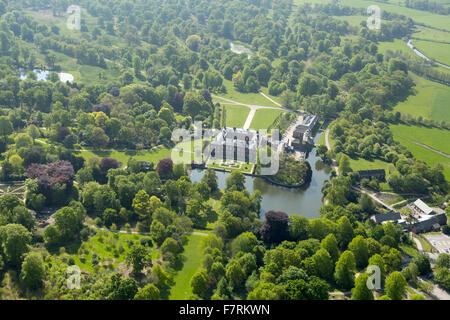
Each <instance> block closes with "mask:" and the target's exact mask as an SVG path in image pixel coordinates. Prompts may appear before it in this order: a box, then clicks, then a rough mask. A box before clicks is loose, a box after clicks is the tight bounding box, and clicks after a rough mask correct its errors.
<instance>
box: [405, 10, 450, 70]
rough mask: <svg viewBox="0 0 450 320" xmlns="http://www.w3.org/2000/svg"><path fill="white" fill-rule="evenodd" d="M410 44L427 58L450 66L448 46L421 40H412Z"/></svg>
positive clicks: (449, 48) (449, 47) (449, 49)
mask: <svg viewBox="0 0 450 320" xmlns="http://www.w3.org/2000/svg"><path fill="white" fill-rule="evenodd" d="M449 19H450V18H449ZM449 39H450V34H449ZM411 43H412V44H413V45H414V46H415V47H416V48H417V49H418V50H419V51H420V52H422V53H423V54H424V55H426V56H427V57H428V58H430V59H433V60H435V61H437V62H441V63H443V64H446V65H450V53H449V51H450V44H447V43H439V42H431V41H423V40H413V41H411Z"/></svg>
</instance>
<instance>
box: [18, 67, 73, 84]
mask: <svg viewBox="0 0 450 320" xmlns="http://www.w3.org/2000/svg"><path fill="white" fill-rule="evenodd" d="M33 72H34V74H35V75H36V79H37V80H43V81H47V80H48V78H49V76H50V71H49V70H42V69H34V70H33ZM27 73H28V72H27V71H25V70H23V69H20V75H19V77H20V79H21V80H25V79H26V78H27ZM58 76H59V80H60V81H62V82H67V81H69V82H72V81H73V75H71V74H70V73H65V72H59V73H58Z"/></svg>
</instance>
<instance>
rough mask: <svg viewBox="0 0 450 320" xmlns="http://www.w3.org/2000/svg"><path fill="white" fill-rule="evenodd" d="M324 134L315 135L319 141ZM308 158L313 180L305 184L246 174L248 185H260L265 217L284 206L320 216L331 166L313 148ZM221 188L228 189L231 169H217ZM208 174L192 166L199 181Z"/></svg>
mask: <svg viewBox="0 0 450 320" xmlns="http://www.w3.org/2000/svg"><path fill="white" fill-rule="evenodd" d="M319 137H320V134H319V135H317V136H316V137H315V139H314V142H317V140H318V139H319ZM307 160H308V161H309V163H310V164H311V170H312V172H313V173H312V178H311V183H310V184H309V185H307V186H304V187H303V188H299V189H289V188H283V187H279V186H275V185H272V184H270V183H268V182H267V181H266V180H264V179H261V178H255V177H249V176H245V188H246V189H247V190H248V191H249V192H250V193H253V191H254V190H256V189H258V190H260V191H261V194H262V196H263V198H262V201H261V207H262V212H261V218H264V213H265V212H266V211H269V210H280V211H284V212H286V213H287V214H299V215H302V216H305V217H307V218H310V219H313V218H318V217H319V208H320V207H321V206H322V186H323V184H324V182H325V180H328V179H329V178H330V174H331V170H332V169H331V167H329V166H328V165H326V164H324V163H323V162H322V160H321V159H320V157H318V156H317V155H316V150H315V149H313V150H312V151H311V153H310V154H309V156H308V158H307ZM216 174H217V177H218V183H219V188H221V189H224V188H225V186H226V178H227V177H228V175H229V173H226V172H216ZM203 175H204V170H198V169H196V170H192V173H191V180H192V181H193V182H196V181H197V182H198V181H200V180H201V178H202V177H203Z"/></svg>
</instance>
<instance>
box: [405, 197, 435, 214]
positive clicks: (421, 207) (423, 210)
mask: <svg viewBox="0 0 450 320" xmlns="http://www.w3.org/2000/svg"><path fill="white" fill-rule="evenodd" d="M409 207H410V208H411V210H413V211H414V212H415V213H417V214H420V215H423V214H425V215H429V214H433V213H434V211H433V209H431V208H430V207H429V206H428V205H427V204H426V203H425V202H423V201H422V200H420V199H417V200H416V201H414V202H413V203H410V204H409Z"/></svg>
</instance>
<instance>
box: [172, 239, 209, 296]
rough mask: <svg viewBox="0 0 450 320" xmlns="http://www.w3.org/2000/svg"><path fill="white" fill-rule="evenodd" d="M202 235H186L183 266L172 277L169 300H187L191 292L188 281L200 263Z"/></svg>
mask: <svg viewBox="0 0 450 320" xmlns="http://www.w3.org/2000/svg"><path fill="white" fill-rule="evenodd" d="M202 232H205V231H202ZM202 237H203V236H199V235H194V234H191V235H188V243H187V245H186V246H185V247H184V252H183V255H184V256H185V258H186V260H185V261H184V263H183V268H182V269H181V270H180V271H178V272H177V273H176V275H175V277H174V282H175V285H174V286H173V287H172V288H171V289H170V296H169V299H170V300H187V299H189V297H190V295H191V294H192V289H191V285H190V281H191V278H192V276H193V275H194V273H195V272H196V271H197V270H198V269H199V268H200V265H201V260H202V255H203V254H202V249H201V248H200V240H201V239H202Z"/></svg>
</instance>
